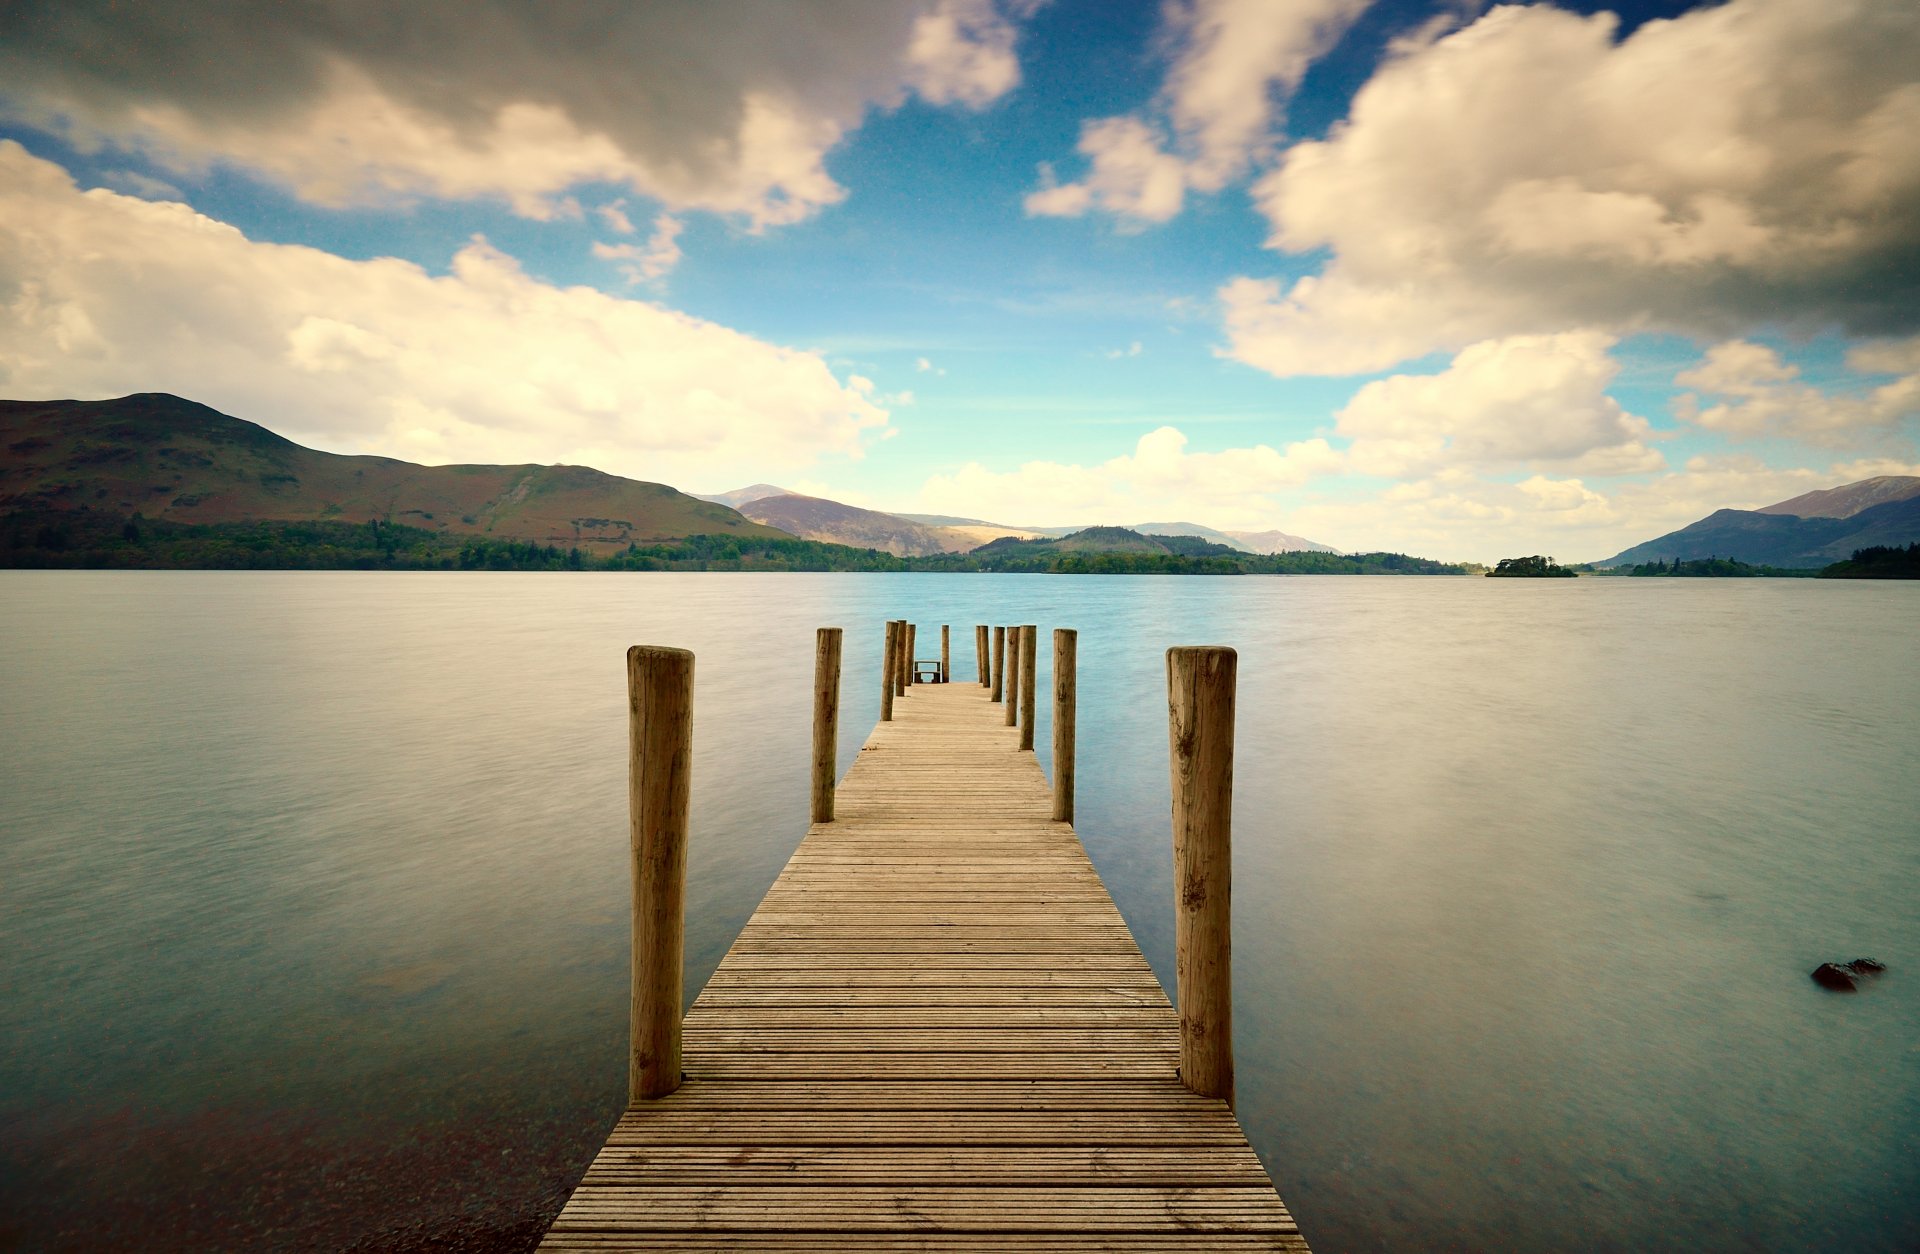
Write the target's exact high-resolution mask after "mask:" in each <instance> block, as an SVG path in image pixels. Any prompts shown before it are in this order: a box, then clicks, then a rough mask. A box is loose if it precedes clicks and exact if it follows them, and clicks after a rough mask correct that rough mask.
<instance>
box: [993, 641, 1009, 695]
mask: <svg viewBox="0 0 1920 1254" xmlns="http://www.w3.org/2000/svg"><path fill="white" fill-rule="evenodd" d="M1006 676H1007V629H1006V628H1005V627H995V628H994V629H993V699H994V700H995V701H998V700H1000V698H1001V695H1002V692H1003V688H1004V685H1005V684H1006Z"/></svg>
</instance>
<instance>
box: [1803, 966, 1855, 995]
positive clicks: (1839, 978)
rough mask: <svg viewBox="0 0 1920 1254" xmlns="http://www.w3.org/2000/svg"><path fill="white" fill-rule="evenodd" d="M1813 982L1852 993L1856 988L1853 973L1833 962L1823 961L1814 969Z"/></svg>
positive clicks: (1837, 991) (1836, 990)
mask: <svg viewBox="0 0 1920 1254" xmlns="http://www.w3.org/2000/svg"><path fill="white" fill-rule="evenodd" d="M1813 982H1814V983H1815V984H1818V985H1819V986H1820V987H1821V988H1830V989H1832V990H1834V991H1835V992H1836V993H1851V992H1853V990H1854V983H1853V974H1852V973H1851V972H1849V971H1848V970H1847V969H1846V968H1845V967H1842V966H1836V965H1835V964H1833V963H1831V962H1823V963H1821V964H1820V965H1819V966H1817V967H1815V968H1814V969H1813Z"/></svg>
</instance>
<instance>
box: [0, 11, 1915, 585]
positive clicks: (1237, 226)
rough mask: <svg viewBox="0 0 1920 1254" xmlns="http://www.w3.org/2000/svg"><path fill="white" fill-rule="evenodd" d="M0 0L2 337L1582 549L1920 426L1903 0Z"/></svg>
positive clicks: (194, 382) (386, 424) (925, 489)
mask: <svg viewBox="0 0 1920 1254" xmlns="http://www.w3.org/2000/svg"><path fill="white" fill-rule="evenodd" d="M356 12H357V11H354V10H350V9H348V8H345V7H342V8H339V9H333V8H323V7H318V6H315V7H309V8H304V9H302V8H294V9H289V8H287V7H286V6H278V5H272V4H266V3H259V4H257V5H247V4H241V5H237V6H236V5H223V6H219V7H217V8H216V7H214V6H201V5H195V4H190V3H183V4H175V5H170V6H164V11H163V12H147V11H142V12H140V13H138V14H136V15H134V16H132V17H131V18H130V17H129V16H128V15H127V14H125V13H123V12H120V11H118V10H113V9H112V8H111V6H108V5H105V4H104V3H103V4H100V5H98V6H95V5H91V4H88V3H84V2H80V0H69V2H68V3H64V4H57V5H56V4H45V5H41V4H26V5H23V6H16V13H15V16H13V17H10V19H9V26H10V29H9V30H8V31H7V32H6V33H5V34H3V35H0V84H4V85H5V86H4V87H0V93H4V95H0V143H4V145H5V146H4V148H0V198H3V199H4V200H5V202H6V203H5V204H4V205H3V206H0V211H3V212H0V223H5V225H4V226H0V292H4V293H5V294H6V295H5V297H4V299H3V300H0V330H3V331H4V334H0V393H4V394H5V395H9V396H16V397H27V396H107V395H118V394H121V393H123V392H128V391H144V390H166V391H174V392H178V393H181V394H183V395H187V396H191V397H194V398H195V399H198V400H202V401H205V402H207V403H209V404H213V405H215V406H217V407H219V408H222V409H224V410H226V411H228V412H230V413H235V414H238V415H240V416H242V417H246V418H250V419H253V420H255V421H259V422H262V423H264V424H266V425H268V426H270V427H272V428H274V429H276V430H279V431H282V432H284V433H285V434H288V435H290V436H292V437H294V438H296V439H299V440H302V441H303V442H305V443H309V444H312V445H315V446H318V447H324V448H329V449H333V450H336V451H342V452H375V453H383V454H387V455H391V456H398V457H405V458H409V459H412V460H419V461H428V462H448V461H541V462H553V461H566V462H581V463H586V464H591V465H597V466H600V467H602V468H603V469H607V470H611V471H614V472H616V473H621V474H626V475H631V476H634V477H639V478H650V479H656V480H660V481H664V482H668V483H672V484H674V485H675V486H678V487H681V488H683V489H686V490H690V491H720V490H724V489H727V488H731V487H736V486H739V485H741V484H743V483H747V482H751V481H756V480H766V481H771V482H775V483H780V484H784V485H788V486H792V487H796V488H799V489H801V490H806V491H812V492H816V493H818V494H821V495H829V496H834V497H836V498H838V499H842V500H848V501H852V502H855V503H859V504H864V505H870V506H874V507H877V508H887V509H897V510H903V511H920V512H937V513H952V514H962V515H968V516H973V517H983V518H989V519H993V520H996V521H1001V522H1008V523H1015V524H1068V523H1099V522H1134V521H1145V520H1149V519H1151V520H1171V519H1174V518H1180V519H1186V520H1190V521H1195V522H1202V523H1207V524H1210V525H1214V526H1218V527H1224V528H1231V529H1239V530H1248V531H1258V530H1266V529H1282V530H1286V531H1289V532H1292V533H1295V534H1299V535H1304V536H1307V537H1310V538H1312V539H1315V540H1321V541H1324V542H1326V543H1330V544H1334V545H1337V546H1340V547H1342V548H1349V549H1357V548H1381V547H1384V548H1392V549H1399V550H1404V551H1411V552H1417V553H1422V554H1426V555H1430V556H1436V557H1443V558H1460V559H1479V560H1490V559H1492V558H1495V557H1499V556H1508V555H1512V554H1516V553H1521V552H1542V551H1544V552H1552V553H1555V554H1557V555H1559V556H1561V557H1563V558H1565V559H1574V560H1578V559H1589V558H1598V557H1604V556H1606V555H1608V554H1610V553H1612V552H1614V551H1616V550H1618V549H1620V548H1623V547H1625V546H1626V545H1628V544H1631V543H1634V542H1637V541H1639V540H1642V539H1646V538H1649V537H1651V536H1653V535H1655V534H1659V533H1660V532H1663V531H1666V530H1670V529H1672V528H1673V527H1675V526H1679V525H1682V524H1684V523H1686V522H1688V521H1691V520H1692V519H1694V518H1697V517H1699V516H1701V515H1703V514H1705V513H1707V512H1710V511H1711V510H1713V509H1716V508H1720V507H1722V506H1747V507H1750V506H1757V505H1762V504H1766V503H1768V502H1771V501H1774V500H1779V499H1783V498H1784V497H1787V496H1792V495H1797V494H1798V493H1800V492H1802V491H1806V490H1808V489H1810V488H1814V487H1824V486H1831V485H1833V484H1836V483H1840V482H1845V481H1848V480H1850V479H1857V478H1863V477H1867V476H1869V475H1873V474H1889V473H1920V467H1916V464H1915V463H1916V461H1917V460H1920V450H1917V449H1916V447H1915V439H1914V437H1915V434H1916V416H1917V415H1920V336H1917V335H1916V333H1917V332H1920V299H1916V298H1917V297H1920V156H1917V155H1916V154H1917V153H1920V145H1917V144H1916V143H1915V142H1914V141H1913V140H1912V138H1911V136H1912V135H1913V134H1915V133H1920V70H1916V68H1915V67H1916V66H1920V13H1917V12H1916V10H1914V9H1913V8H1912V6H1909V5H1905V4H1899V3H1894V2H1893V0H1878V2H1867V0H1817V2H1816V0H1728V3H1726V4H1724V5H1720V6H1715V7H1711V8H1693V7H1691V6H1686V5H1672V4H1670V5H1652V6H1642V7H1634V8H1621V7H1620V6H1601V5H1593V6H1588V7H1584V8H1577V9H1576V8H1569V7H1566V6H1561V7H1559V8H1549V7H1547V6H1539V5H1535V6H1507V7H1499V8H1494V9H1483V8H1478V7H1473V6H1462V5H1458V4H1438V5H1435V4H1422V3H1406V2H1399V0H1394V2H1388V0H1381V2H1380V3H1374V4H1368V3H1366V2H1365V0H1181V2H1178V3H1169V4H1165V5H1162V4H1153V3H1143V4H1119V3H1106V2H1100V3H1079V2H1075V0H1053V2H1052V3H1036V2H1035V0H924V2H920V3H879V2H878V0H871V2H869V0H844V2H842V3H833V4H828V3H821V4H818V5H800V4H778V3H775V4H767V3H763V2H757V0H713V2H711V3H702V4H692V3H685V4H668V3H658V4H652V5H643V6H628V5H612V4H605V5H603V4H596V3H584V2H580V3H570V4H560V5H550V6H540V7H529V6H522V5H510V4H506V3H475V4H463V5H459V6H455V5H452V4H434V3H423V4H419V5H415V6H409V7H408V8H407V9H406V10H405V11H398V10H396V11H393V12H392V13H389V14H388V15H387V17H386V20H385V22H384V24H382V25H380V27H379V29H370V27H373V26H374V25H376V24H375V23H372V22H369V21H368V20H366V19H365V17H364V15H361V16H355V14H356Z"/></svg>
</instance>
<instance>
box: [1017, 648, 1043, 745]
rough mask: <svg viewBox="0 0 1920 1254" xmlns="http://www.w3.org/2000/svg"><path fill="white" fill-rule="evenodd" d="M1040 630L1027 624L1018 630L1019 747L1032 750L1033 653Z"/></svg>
mask: <svg viewBox="0 0 1920 1254" xmlns="http://www.w3.org/2000/svg"><path fill="white" fill-rule="evenodd" d="M1039 636H1040V629H1039V628H1038V627H1036V626H1034V625H1033V624H1032V623H1028V624H1027V625H1026V626H1025V627H1022V628H1021V629H1020V747H1021V748H1022V749H1032V748H1033V695H1034V694H1033V688H1034V674H1033V651H1034V649H1035V648H1036V647H1037V646H1038V642H1039Z"/></svg>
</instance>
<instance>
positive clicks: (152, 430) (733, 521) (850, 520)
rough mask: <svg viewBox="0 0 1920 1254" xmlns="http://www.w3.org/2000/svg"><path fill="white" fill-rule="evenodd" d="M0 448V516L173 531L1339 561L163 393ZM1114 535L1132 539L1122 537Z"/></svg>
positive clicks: (592, 549) (1274, 538)
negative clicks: (640, 474)
mask: <svg viewBox="0 0 1920 1254" xmlns="http://www.w3.org/2000/svg"><path fill="white" fill-rule="evenodd" d="M0 447H4V450H5V453H4V457H0V512H6V513H13V514H18V513H21V512H23V511H24V512H34V511H51V512H55V513H59V512H64V511H73V510H80V509H88V510H94V511H99V512H100V513H103V514H110V515H115V516H121V517H132V516H134V515H139V516H141V517H145V518H150V519H160V520H166V521H169V522H174V523H183V524H219V523H248V522H267V521H272V522H289V523H304V522H336V523H355V524H358V523H367V522H379V523H402V524H406V525H409V526H414V527H420V528H424V529H426V530H428V531H436V532H441V533H444V534H448V535H473V536H487V537H492V538H494V539H500V540H514V541H530V542H537V543H539V544H542V545H555V546H559V547H561V548H579V549H581V550H583V551H584V552H587V553H601V554H605V553H610V552H613V551H616V550H619V549H624V548H626V547H627V546H628V545H630V544H634V543H640V544H645V543H650V542H654V541H661V540H670V539H678V538H680V537H683V536H689V535H702V534H705V535H735V536H740V537H743V538H745V537H754V536H762V537H764V536H775V535H781V534H785V535H790V536H797V537H799V538H801V539H806V540H819V541H825V542H828V543H833V544H843V545H848V546H850V547H853V548H860V549H877V550H881V551H884V552H888V553H892V554H894V555H895V556H900V557H909V556H913V557H918V556H930V555H933V554H939V553H965V552H969V551H971V550H974V549H976V548H978V547H980V546H981V545H984V544H987V543H990V542H992V541H995V540H998V539H1002V538H1013V539H1019V540H1038V539H1042V538H1046V537H1054V538H1058V537H1061V536H1066V535H1069V534H1073V533H1076V532H1078V533H1083V534H1086V535H1088V536H1091V537H1093V538H1092V539H1089V540H1086V541H1083V542H1081V543H1082V544H1084V545H1091V546H1093V548H1094V549H1096V550H1097V549H1098V548H1099V546H1100V545H1101V544H1102V543H1104V541H1103V540H1102V539H1101V537H1108V538H1112V539H1113V541H1114V542H1115V543H1121V544H1122V547H1123V548H1125V550H1126V551H1131V552H1165V553H1182V554H1184V553H1186V552H1187V550H1188V549H1189V548H1190V547H1191V546H1190V545H1186V544H1181V543H1174V542H1173V541H1179V540H1190V541H1197V542H1201V544H1202V546H1203V548H1204V546H1205V545H1220V546H1224V547H1225V548H1226V549H1228V550H1233V551H1237V552H1241V553H1275V552H1281V551H1288V550H1292V551H1311V552H1323V553H1334V552H1337V551H1338V550H1336V549H1334V548H1332V547H1331V546H1329V545H1325V544H1319V543H1316V542H1314V541H1312V540H1306V539H1303V538H1301V537H1299V536H1292V535H1288V534H1286V533H1285V532H1279V531H1265V532H1223V531H1216V530H1214V529H1213V528H1211V527H1203V526H1200V525H1199V524H1196V523H1187V522H1169V523H1136V524H1134V525H1133V526H1132V527H1130V528H1109V527H1093V528H1087V527H1045V528H1042V527H1015V526H1007V525H1004V524H1000V523H993V522H988V521H986V520H984V519H978V518H962V517H953V516H946V515H902V514H889V513H883V512H881V511H879V510H870V509H862V508H860V507H858V506H853V505H847V504H844V503H842V502H839V501H831V500H825V499H822V498H819V497H810V496H804V495H801V494H799V493H796V492H792V491H789V490H787V489H785V488H782V487H779V486H777V485H775V484H770V483H756V484H752V485H750V486H748V487H744V488H736V489H734V490H733V491H731V492H722V493H718V494H714V495H706V496H695V495H690V494H687V493H683V492H680V491H678V490H676V489H674V488H672V487H669V486H667V485H666V484H661V483H648V482H645V481H642V480H636V479H625V478H621V477H619V476H617V475H610V474H606V473H604V472H602V471H598V470H594V469H592V468H591V467H586V466H536V465H522V466H488V465H463V466H421V465H416V464H414V463H412V462H404V461H399V460H397V459H394V458H390V457H364V456H344V455H341V454H337V453H326V452H321V451H320V450H317V449H310V448H307V447H305V446H303V445H300V444H296V443H294V442H293V441H291V440H288V439H286V438H285V437H283V436H280V435H276V434H275V433H273V432H272V431H269V430H267V429H266V428H265V427H262V426H259V425H258V424H256V423H252V422H248V421H246V420H245V419H241V418H235V417H233V416H231V415H228V414H223V413H221V412H220V411H218V410H216V409H212V408H210V407H208V406H206V405H202V404H199V403H198V402H195V401H190V400H186V399H184V398H182V397H178V396H173V395H169V394H167V393H164V392H144V393H138V394H135V395H132V396H123V397H119V398H117V399H113V400H104V401H72V400H60V401H0ZM1120 533H1124V534H1125V535H1127V536H1133V537H1135V539H1133V540H1125V541H1122V540H1120V539H1118V538H1117V537H1118V535H1119V534H1120ZM1140 535H1144V536H1146V537H1147V540H1146V541H1145V542H1144V545H1143V543H1142V542H1140V541H1138V537H1139V536H1140ZM1156 537H1157V538H1156ZM1196 552H1198V550H1196Z"/></svg>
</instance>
